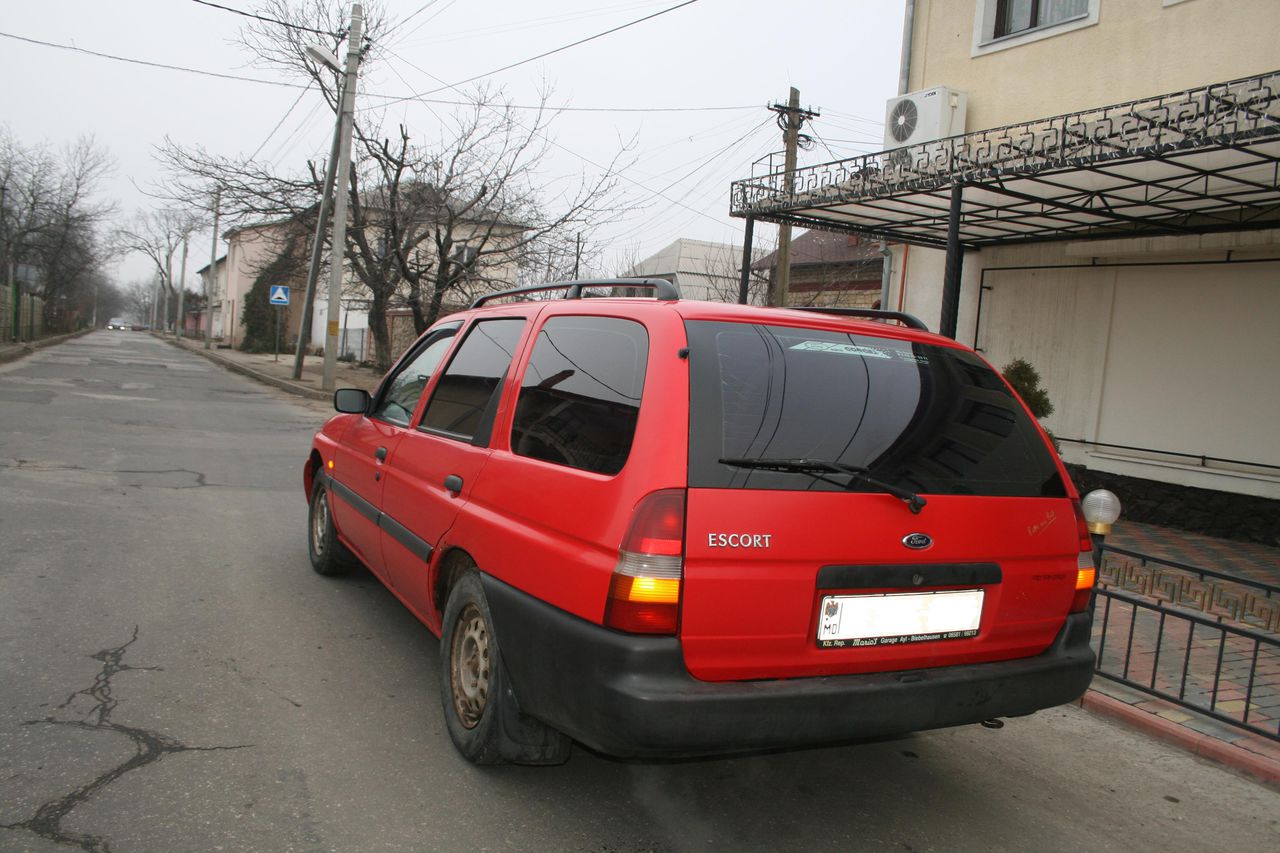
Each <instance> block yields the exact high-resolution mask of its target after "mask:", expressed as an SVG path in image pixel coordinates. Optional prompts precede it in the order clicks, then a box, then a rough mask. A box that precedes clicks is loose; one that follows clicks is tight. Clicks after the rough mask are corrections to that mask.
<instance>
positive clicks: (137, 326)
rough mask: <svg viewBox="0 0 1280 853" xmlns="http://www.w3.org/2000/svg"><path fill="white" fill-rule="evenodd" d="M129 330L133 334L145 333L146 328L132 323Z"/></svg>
mask: <svg viewBox="0 0 1280 853" xmlns="http://www.w3.org/2000/svg"><path fill="white" fill-rule="evenodd" d="M131 328H132V329H133V331H135V332H145V331H146V330H147V327H146V326H145V325H143V324H142V323H134V324H133V326H131Z"/></svg>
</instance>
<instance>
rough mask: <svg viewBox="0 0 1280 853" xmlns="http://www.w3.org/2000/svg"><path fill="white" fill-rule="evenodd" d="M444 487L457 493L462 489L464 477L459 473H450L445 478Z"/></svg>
mask: <svg viewBox="0 0 1280 853" xmlns="http://www.w3.org/2000/svg"><path fill="white" fill-rule="evenodd" d="M444 487H445V490H446V491H449V492H452V493H453V494H454V495H457V494H458V493H459V492H461V491H462V478H461V477H459V476H458V475H457V474H450V475H449V476H448V477H445V478H444Z"/></svg>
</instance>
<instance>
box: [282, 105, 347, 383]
mask: <svg viewBox="0 0 1280 853" xmlns="http://www.w3.org/2000/svg"><path fill="white" fill-rule="evenodd" d="M338 103H339V105H341V103H342V93H341V92H339V93H338ZM341 139H342V122H340V121H335V122H334V123H333V145H332V146H331V147H330V150H329V160H328V162H326V163H325V167H324V185H323V186H322V187H321V188H320V206H319V209H317V210H316V235H315V239H313V240H312V241H311V262H310V263H309V264H308V265H307V289H306V293H305V294H304V295H303V297H302V318H301V319H300V320H299V321H298V344H297V346H296V347H295V348H294V352H293V378H294V379H301V378H302V361H303V359H304V358H305V357H306V354H307V344H309V343H310V342H311V315H312V313H313V312H314V309H315V304H316V280H317V279H318V278H319V277H320V255H321V254H322V253H323V251H324V226H325V224H326V223H327V222H328V221H329V198H330V195H331V194H332V193H333V173H334V171H335V170H336V169H337V168H338V148H339V143H340V141H341Z"/></svg>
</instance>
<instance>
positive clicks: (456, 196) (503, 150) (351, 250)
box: [157, 0, 624, 366]
mask: <svg viewBox="0 0 1280 853" xmlns="http://www.w3.org/2000/svg"><path fill="white" fill-rule="evenodd" d="M265 14H266V15H267V16H269V17H274V18H277V19H279V20H282V21H285V22H287V23H289V24H292V25H294V27H289V28H286V27H279V26H276V25H272V24H268V23H264V22H254V23H253V24H250V25H248V26H247V27H246V29H245V30H244V31H243V33H242V37H241V43H242V44H243V46H244V47H245V48H246V49H247V50H248V51H249V53H250V54H251V55H252V56H253V59H254V62H256V63H257V64H260V65H266V66H270V67H272V68H275V69H277V70H279V71H281V72H284V73H287V74H289V75H292V76H293V77H295V78H296V79H300V80H304V81H307V82H308V83H310V84H312V85H314V86H315V87H316V88H318V89H319V90H320V91H321V92H322V93H323V95H324V97H325V98H326V99H327V100H328V101H329V103H330V104H331V105H334V104H336V92H337V78H336V76H335V75H334V74H333V72H332V71H331V70H330V69H328V68H326V67H322V66H317V65H316V64H315V63H314V62H313V61H312V60H311V59H310V57H308V56H307V54H306V51H305V47H306V44H307V43H310V42H312V41H315V40H316V39H320V38H323V37H320V36H315V35H314V34H313V33H308V32H305V31H302V30H299V29H297V27H307V28H310V29H312V30H321V31H326V32H334V33H336V32H339V31H340V30H341V27H342V23H343V22H342V21H341V20H340V19H338V18H336V17H335V14H336V13H335V11H334V10H333V9H332V8H330V7H328V6H327V5H326V4H325V3H323V2H321V0H300V1H299V0H271V2H269V3H268V4H267V5H266V13H265ZM384 21H385V19H384V18H383V17H381V15H380V13H379V12H378V10H377V9H376V8H371V9H367V11H366V22H367V29H368V33H369V35H370V38H371V40H372V42H373V47H370V48H367V49H366V50H365V51H364V54H363V56H362V58H361V64H362V67H367V66H369V65H370V63H372V62H374V61H376V59H377V45H378V44H379V41H380V38H379V34H380V33H382V32H384V31H385V29H386V27H385V25H384ZM332 46H333V47H334V48H337V46H338V45H337V42H336V37H335V41H334V42H333V43H332ZM469 98H470V101H471V104H470V106H468V107H465V108H460V109H459V110H458V111H457V112H455V113H454V114H452V115H451V116H448V117H447V118H445V119H444V120H443V125H442V126H441V127H440V128H439V129H438V130H437V131H435V135H434V136H433V137H431V138H429V139H428V137H426V136H425V135H424V134H422V133H415V132H411V131H410V129H409V128H408V127H407V126H405V125H401V126H399V127H398V129H397V130H396V132H395V133H394V134H384V133H383V132H382V128H381V126H380V125H379V116H378V114H377V112H376V111H371V110H368V109H362V110H361V111H359V112H358V113H357V120H356V123H355V129H354V134H355V146H354V147H355V150H354V154H353V163H352V169H351V173H350V177H349V181H348V183H347V186H345V187H343V188H342V190H343V191H345V192H346V193H348V199H349V204H348V208H349V214H348V215H349V222H348V227H347V232H346V234H347V238H346V246H344V247H343V252H344V256H345V259H346V260H347V261H349V263H350V269H351V273H352V276H353V278H354V281H353V282H352V284H353V285H354V287H351V286H349V287H348V295H349V296H351V297H353V298H359V299H366V300H368V304H369V306H370V308H369V326H370V333H371V335H372V338H373V341H374V351H375V358H376V360H377V362H378V363H379V365H382V366H385V365H388V364H389V363H390V361H391V359H392V356H393V353H392V352H391V336H390V332H389V329H388V328H387V323H386V315H387V312H388V311H389V310H390V309H392V308H399V307H407V308H408V309H409V311H410V312H411V314H412V317H413V323H414V327H415V329H417V330H419V331H421V330H422V329H425V328H426V327H427V326H428V325H430V324H431V323H432V322H434V321H435V319H436V318H437V317H438V316H440V314H441V313H442V312H444V311H446V310H449V309H450V308H451V307H453V306H456V305H459V304H462V303H464V302H466V301H467V300H468V299H469V298H471V297H472V296H474V295H475V294H477V293H480V292H484V291H488V290H493V289H495V288H497V287H501V286H505V285H509V284H514V283H515V281H516V280H517V277H518V276H519V275H520V274H521V273H522V271H528V270H531V269H533V268H535V267H536V266H537V264H538V263H539V262H540V261H541V259H542V257H543V252H545V251H546V250H547V249H548V248H550V249H552V250H553V251H557V252H560V253H563V252H564V250H565V247H566V246H567V245H569V244H570V243H571V242H573V241H575V239H576V238H577V235H578V234H583V235H585V236H587V237H588V238H589V236H590V233H591V232H592V230H593V229H594V228H596V227H598V226H599V225H600V224H601V223H602V222H604V221H607V220H608V219H609V218H611V217H612V216H614V215H615V214H616V212H617V211H616V210H614V209H613V208H611V207H610V203H609V201H608V200H609V199H610V198H611V197H612V193H613V190H614V186H615V185H614V176H613V175H614V164H610V166H609V168H607V169H605V170H604V171H603V172H602V173H601V174H598V175H593V176H591V175H587V174H586V173H584V174H583V175H582V176H581V177H580V178H579V181H578V184H577V186H576V187H575V188H574V189H573V190H571V191H567V192H566V191H561V192H558V193H557V194H556V197H555V198H554V199H553V198H551V197H549V195H548V194H547V193H546V192H544V190H543V188H542V187H541V186H540V185H539V182H538V175H539V172H540V169H541V168H542V166H543V164H544V160H545V158H546V156H547V155H548V153H549V152H550V148H551V142H550V141H549V137H548V133H549V130H550V125H551V124H552V122H553V120H554V118H555V116H556V112H555V111H554V110H552V109H549V108H546V103H547V96H546V95H544V97H543V99H542V104H543V108H542V109H539V110H536V111H534V112H533V113H532V115H523V114H517V111H516V110H515V109H514V108H513V107H512V105H511V103H510V102H509V101H507V100H506V99H505V98H504V97H503V95H502V93H501V92H493V91H489V90H486V89H483V88H480V89H477V90H475V91H474V92H473V93H472V94H471V95H470V96H469ZM622 153H624V152H623V151H620V152H619V156H621V154H622ZM157 156H158V157H159V159H160V160H161V161H162V163H164V164H165V165H166V166H167V167H168V169H169V172H170V176H171V182H170V186H169V188H168V192H169V194H170V195H171V196H173V197H175V198H179V197H185V198H190V197H195V196H199V197H207V196H211V195H212V193H213V191H214V190H215V189H217V190H219V191H220V192H221V194H222V196H221V197H222V205H223V212H224V214H225V215H228V216H229V217H231V218H233V219H238V220H241V221H245V222H273V223H277V224H280V225H286V226H287V227H286V228H280V229H277V232H278V233H279V234H280V235H281V236H282V237H283V236H284V235H286V234H287V235H289V236H293V235H294V234H296V233H298V232H306V233H311V232H312V231H313V230H314V226H315V215H316V208H317V203H318V198H319V194H320V191H321V185H322V173H323V169H322V168H321V166H320V164H316V163H308V164H306V167H305V168H302V169H298V170H296V171H294V172H292V173H280V172H278V171H277V170H275V169H273V168H271V167H269V166H266V165H263V164H260V163H255V162H253V161H250V160H248V159H245V158H224V157H217V156H214V155H212V154H210V153H208V152H206V151H204V150H203V149H201V148H199V147H197V146H188V145H183V144H180V143H178V142H175V141H172V140H166V142H165V144H164V145H163V146H161V147H160V148H159V149H158V152H157ZM615 163H616V158H615ZM282 244H283V240H282ZM329 248H330V250H332V247H329Z"/></svg>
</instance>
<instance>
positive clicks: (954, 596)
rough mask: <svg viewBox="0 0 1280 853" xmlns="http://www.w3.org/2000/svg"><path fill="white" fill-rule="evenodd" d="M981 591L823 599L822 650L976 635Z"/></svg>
mask: <svg viewBox="0 0 1280 853" xmlns="http://www.w3.org/2000/svg"><path fill="white" fill-rule="evenodd" d="M982 593H983V591H982V590H980V589H961V590H954V591H948V592H907V593H890V594H886V595H828V596H825V597H824V598H823V599H822V610H821V611H820V613H821V618H819V620H818V645H819V646H820V647H821V648H824V649H841V648H854V647H866V646H901V645H906V644H908V643H927V642H932V641H935V640H963V639H965V638H968V637H976V636H978V623H979V621H980V619H981V617H982Z"/></svg>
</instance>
